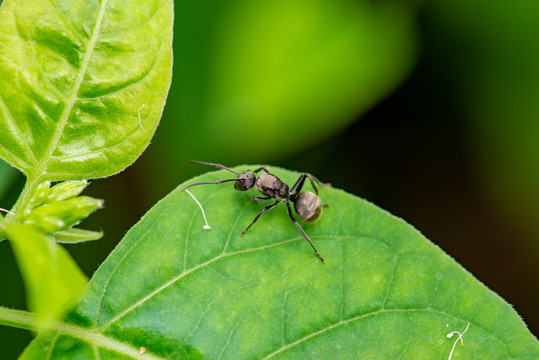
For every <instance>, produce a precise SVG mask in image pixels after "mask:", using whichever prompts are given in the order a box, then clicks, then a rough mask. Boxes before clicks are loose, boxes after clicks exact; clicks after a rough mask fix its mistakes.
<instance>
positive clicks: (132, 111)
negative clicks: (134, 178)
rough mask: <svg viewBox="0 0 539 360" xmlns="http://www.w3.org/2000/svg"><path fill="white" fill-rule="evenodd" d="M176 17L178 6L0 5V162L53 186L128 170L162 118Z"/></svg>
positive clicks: (38, 0) (36, 0)
mask: <svg viewBox="0 0 539 360" xmlns="http://www.w3.org/2000/svg"><path fill="white" fill-rule="evenodd" d="M172 16H173V15H172V0H144V1H137V2H136V4H135V3H134V2H132V1H129V0H114V1H113V0H92V1H80V0H78V1H77V0H63V1H60V0H53V1H50V0H27V1H17V0H6V1H4V3H3V4H2V7H1V9H0V24H2V27H1V30H0V156H1V157H2V158H4V159H5V160H6V161H8V162H9V163H11V164H12V165H14V166H16V167H17V168H19V169H20V170H21V171H23V172H24V173H25V174H26V175H28V176H32V175H34V174H37V175H36V176H41V174H47V179H49V180H65V179H83V178H96V177H102V176H107V175H111V174H114V173H116V172H118V171H121V170H122V169H124V168H125V167H126V166H128V165H129V164H131V163H132V162H133V161H134V160H135V159H136V158H137V157H138V156H139V155H140V153H141V152H142V151H143V150H144V149H145V148H146V146H147V145H148V143H149V141H150V139H151V137H152V135H153V133H154V131H155V128H156V126H157V124H158V122H159V119H160V117H161V112H162V109H163V105H164V102H165V98H166V94H167V91H168V88H169V84H170V78H171V58H172V48H171V42H172V31H171V30H172Z"/></svg>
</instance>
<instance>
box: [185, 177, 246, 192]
mask: <svg viewBox="0 0 539 360" xmlns="http://www.w3.org/2000/svg"><path fill="white" fill-rule="evenodd" d="M237 180H238V179H225V180H219V181H213V182H199V183H195V184H191V185H187V186H186V187H184V188H183V189H182V192H183V191H185V190H186V189H189V188H190V187H191V186H196V185H208V184H222V183H225V182H229V181H237Z"/></svg>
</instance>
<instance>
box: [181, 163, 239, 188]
mask: <svg viewBox="0 0 539 360" xmlns="http://www.w3.org/2000/svg"><path fill="white" fill-rule="evenodd" d="M187 161H188V162H190V163H193V164H199V165H208V166H215V167H216V168H219V169H223V170H226V171H230V172H231V173H233V174H236V175H239V173H237V172H235V171H234V170H232V169H229V168H227V167H226V166H224V165H221V164H214V163H208V162H204V161H197V160H187ZM212 184H213V183H212Z"/></svg>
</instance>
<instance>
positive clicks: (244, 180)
mask: <svg viewBox="0 0 539 360" xmlns="http://www.w3.org/2000/svg"><path fill="white" fill-rule="evenodd" d="M255 182H256V176H255V174H254V172H252V171H251V170H247V171H246V172H244V173H241V174H238V178H237V179H236V182H235V183H234V188H235V189H236V190H239V191H247V190H249V189H251V188H252V187H253V186H255Z"/></svg>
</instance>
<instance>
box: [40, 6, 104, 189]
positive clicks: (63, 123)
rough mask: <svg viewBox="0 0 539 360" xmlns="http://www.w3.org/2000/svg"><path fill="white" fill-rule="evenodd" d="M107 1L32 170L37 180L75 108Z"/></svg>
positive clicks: (50, 157)
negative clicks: (63, 102) (49, 134)
mask: <svg viewBox="0 0 539 360" xmlns="http://www.w3.org/2000/svg"><path fill="white" fill-rule="evenodd" d="M108 1H109V0H103V2H102V3H101V7H100V8H99V13H98V16H97V20H96V23H95V27H94V30H93V31H92V36H91V37H90V41H89V42H88V46H87V47H86V53H85V54H84V56H83V58H82V62H81V67H80V69H79V71H78V73H77V77H76V79H75V82H74V85H73V88H72V89H71V93H70V94H69V98H68V100H67V102H66V107H65V108H64V111H63V112H62V115H61V116H60V120H59V121H58V124H57V126H56V130H55V132H54V136H53V137H52V140H51V142H50V143H49V145H48V146H47V149H46V150H45V153H44V155H43V157H42V161H41V163H40V164H39V166H38V167H37V168H36V169H35V170H34V175H36V176H37V177H38V178H39V177H41V176H43V175H45V174H46V169H47V165H48V163H49V161H50V159H52V154H53V153H54V151H55V150H56V149H57V147H58V144H59V143H60V139H61V137H62V136H63V134H64V128H65V126H66V125H67V121H68V120H69V116H70V115H71V112H72V110H73V107H74V106H75V102H76V100H77V96H78V93H79V89H80V87H81V85H82V81H83V79H84V75H85V74H86V70H87V69H88V64H89V63H90V59H91V57H92V54H93V52H94V48H95V44H96V42H97V39H98V37H99V32H100V30H101V25H102V23H103V18H104V17H105V10H106V8H107V3H108Z"/></svg>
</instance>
